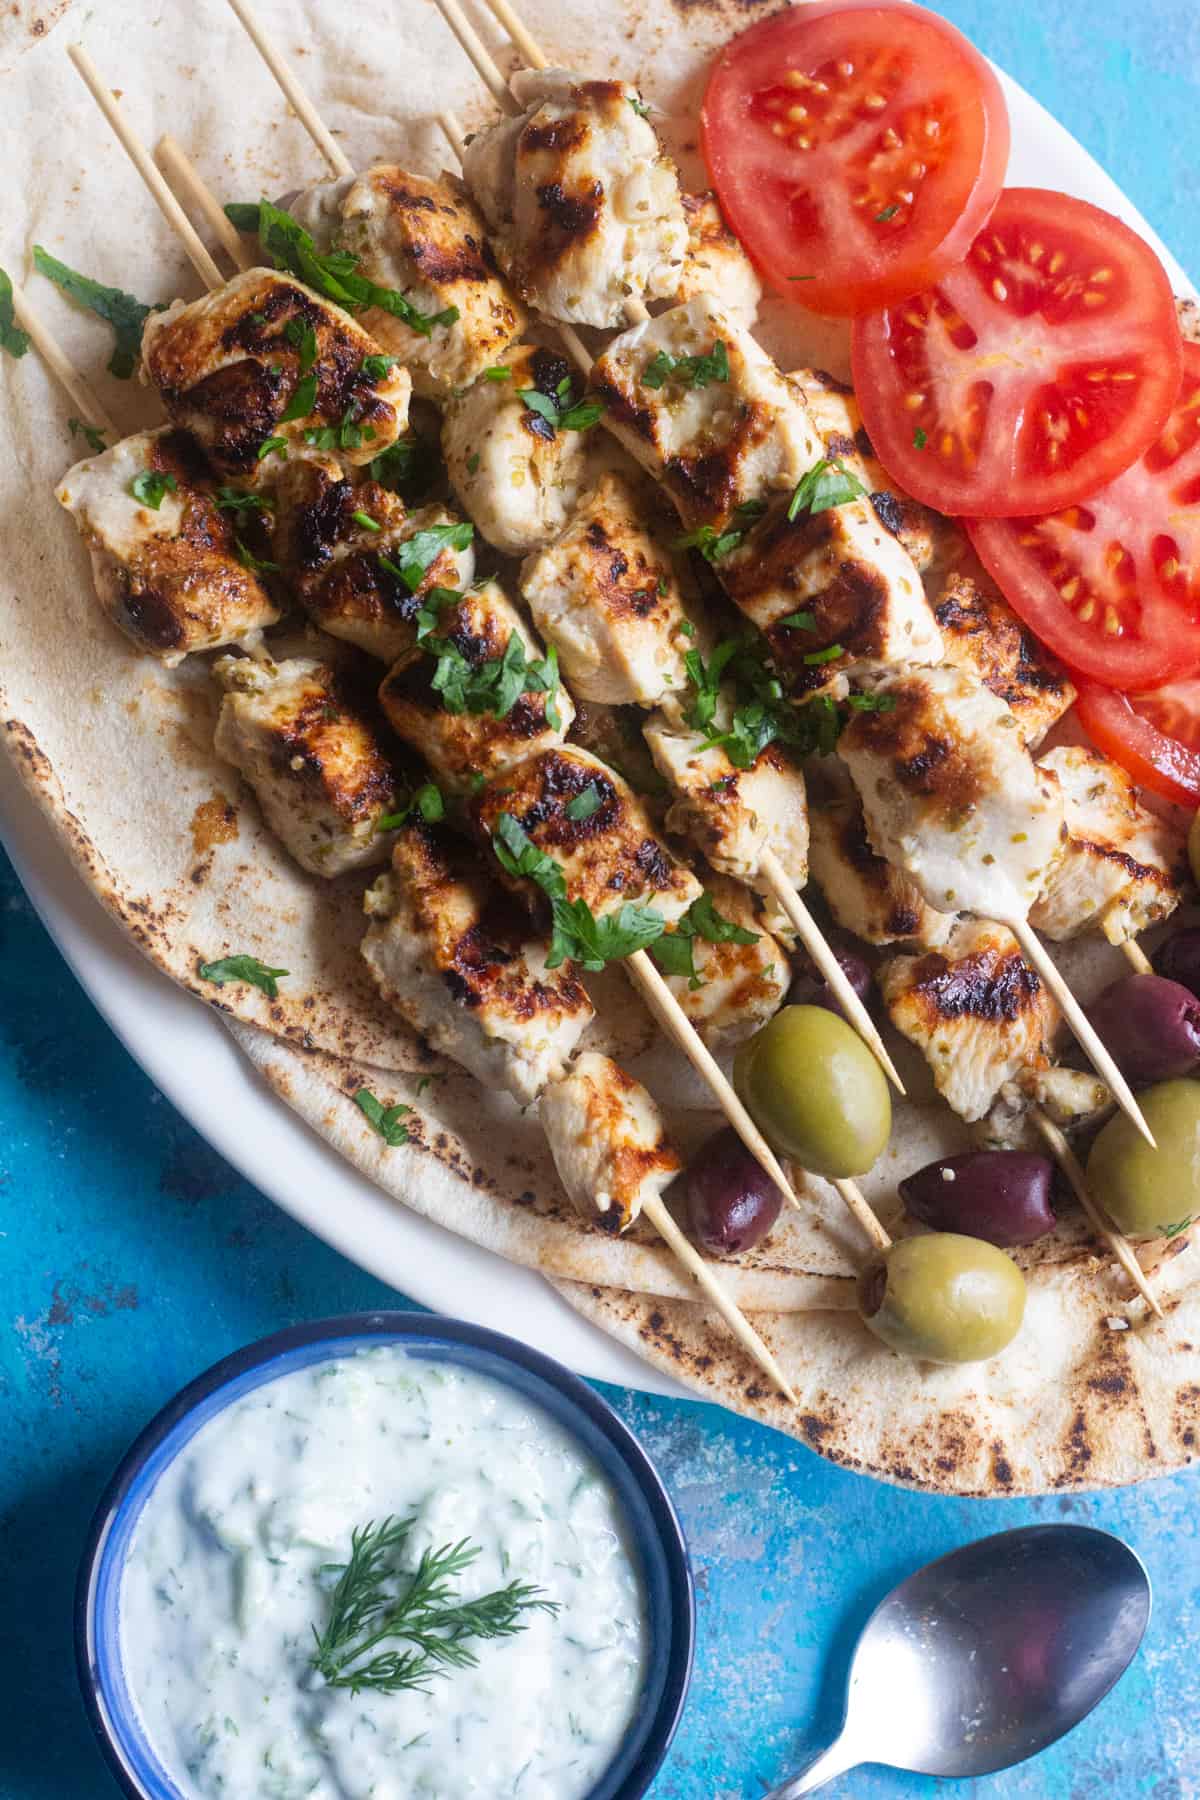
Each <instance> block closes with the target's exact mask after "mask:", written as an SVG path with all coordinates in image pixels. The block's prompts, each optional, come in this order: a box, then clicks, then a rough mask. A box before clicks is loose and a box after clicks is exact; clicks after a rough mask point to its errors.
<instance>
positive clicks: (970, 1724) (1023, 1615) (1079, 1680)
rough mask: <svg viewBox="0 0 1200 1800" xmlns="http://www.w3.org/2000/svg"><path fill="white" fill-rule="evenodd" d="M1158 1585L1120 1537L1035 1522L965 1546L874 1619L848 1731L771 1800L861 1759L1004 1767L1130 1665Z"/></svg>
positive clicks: (952, 1771)
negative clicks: (1154, 1585)
mask: <svg viewBox="0 0 1200 1800" xmlns="http://www.w3.org/2000/svg"><path fill="white" fill-rule="evenodd" d="M1149 1618H1150V1582H1149V1578H1148V1577H1147V1575H1146V1571H1145V1569H1144V1568H1143V1567H1142V1564H1141V1562H1140V1561H1139V1560H1138V1558H1137V1557H1136V1556H1135V1555H1134V1553H1133V1551H1132V1550H1130V1549H1129V1547H1128V1546H1127V1545H1126V1544H1123V1543H1122V1542H1121V1540H1120V1538H1116V1537H1112V1536H1111V1535H1110V1534H1109V1533H1108V1532H1105V1531H1094V1530H1091V1529H1090V1528H1088V1527H1086V1526H1081V1525H1029V1526H1023V1527H1022V1528H1021V1529H1020V1530H1017V1531H1003V1532H999V1533H998V1534H997V1535H996V1536H994V1537H987V1538H981V1539H980V1540H979V1541H978V1542H977V1543H974V1544H966V1545H964V1546H963V1548H962V1549H960V1550H954V1551H952V1552H951V1554H950V1555H949V1556H943V1557H941V1558H940V1559H939V1560H938V1561H937V1562H932V1563H928V1564H927V1565H926V1566H925V1567H924V1568H923V1569H918V1570H917V1572H916V1574H915V1575H910V1576H909V1577H908V1579H907V1581H903V1582H901V1583H900V1585H899V1587H895V1588H893V1589H892V1591H891V1593H890V1594H888V1596H887V1597H886V1599H884V1600H883V1601H881V1602H880V1604H879V1605H878V1606H877V1607H876V1609H875V1611H874V1612H873V1613H872V1614H871V1617H870V1618H869V1619H868V1621H867V1623H866V1625H865V1626H864V1628H863V1632H862V1635H861V1637H860V1638H859V1640H858V1645H857V1647H856V1649H855V1652H854V1656H853V1659H852V1661H851V1664H850V1678H849V1687H848V1691H847V1696H846V1717H845V1721H844V1723H843V1725H842V1729H841V1732H840V1733H839V1735H838V1737H837V1739H836V1741H835V1742H834V1743H833V1744H831V1745H830V1746H829V1748H828V1749H827V1750H826V1751H824V1752H823V1753H822V1754H821V1755H820V1756H819V1757H818V1758H817V1760H816V1761H815V1762H814V1763H811V1764H810V1765H809V1767H808V1768H807V1769H806V1770H804V1772H803V1773H802V1774H800V1775H798V1776H795V1777H794V1778H793V1779H792V1780H790V1781H786V1782H784V1783H783V1785H782V1786H781V1787H777V1788H775V1789H773V1790H772V1792H771V1793H770V1794H769V1795H768V1796H767V1800H797V1796H799V1795H801V1794H811V1793H813V1792H815V1790H816V1789H817V1788H819V1787H823V1786H824V1785H825V1783H826V1782H827V1781H831V1780H832V1779H833V1778H834V1776H836V1775H840V1774H841V1773H843V1772H844V1771H845V1770H846V1769H852V1768H856V1767H857V1766H858V1764H859V1763H864V1762H878V1763H888V1764H890V1765H891V1766H892V1767H893V1768H897V1769H908V1770H911V1771H912V1772H913V1773H915V1774H922V1775H939V1776H943V1777H945V1776H950V1777H957V1778H959V1779H965V1778H969V1777H971V1776H976V1775H991V1774H994V1773H995V1771H996V1770H998V1769H1007V1768H1010V1767H1011V1766H1012V1765H1013V1764H1014V1763H1019V1762H1024V1761H1025V1759H1026V1758H1027V1757H1030V1756H1036V1755H1037V1754H1038V1753H1039V1751H1042V1750H1045V1749H1047V1748H1048V1747H1049V1745H1051V1744H1053V1743H1055V1742H1056V1741H1057V1739H1059V1738H1060V1737H1062V1736H1064V1735H1065V1733H1066V1732H1068V1731H1070V1730H1072V1729H1073V1727H1074V1726H1076V1725H1078V1724H1079V1722H1080V1720H1081V1719H1083V1718H1085V1717H1086V1716H1087V1714H1088V1713H1090V1712H1091V1710H1092V1708H1093V1707H1094V1706H1096V1705H1098V1704H1099V1702H1100V1701H1101V1700H1103V1698H1104V1696H1105V1695H1106V1694H1107V1693H1108V1692H1109V1690H1110V1689H1111V1688H1112V1687H1113V1686H1114V1684H1115V1683H1116V1682H1117V1681H1118V1680H1119V1679H1120V1677H1121V1676H1122V1675H1123V1674H1124V1672H1125V1670H1126V1669H1127V1668H1128V1666H1129V1664H1130V1663H1131V1662H1132V1660H1133V1658H1134V1656H1135V1655H1136V1653H1137V1649H1138V1646H1139V1644H1140V1643H1141V1641H1142V1637H1143V1634H1144V1632H1145V1630H1146V1625H1147V1623H1148V1621H1149Z"/></svg>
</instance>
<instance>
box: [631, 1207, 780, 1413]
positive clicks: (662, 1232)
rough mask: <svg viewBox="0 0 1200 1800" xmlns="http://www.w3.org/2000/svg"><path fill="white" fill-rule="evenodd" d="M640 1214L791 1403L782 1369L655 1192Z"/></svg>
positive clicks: (747, 1351) (747, 1352) (739, 1341)
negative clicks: (647, 1220)
mask: <svg viewBox="0 0 1200 1800" xmlns="http://www.w3.org/2000/svg"><path fill="white" fill-rule="evenodd" d="M642 1217H643V1218H645V1219H649V1221H650V1223H651V1224H652V1225H653V1227H654V1229H655V1231H657V1233H658V1235H659V1237H661V1238H662V1240H663V1242H664V1243H665V1244H666V1246H667V1248H668V1249H669V1250H671V1251H673V1252H674V1254H675V1255H676V1256H677V1257H678V1259H679V1261H680V1262H681V1263H682V1264H683V1266H684V1268H685V1269H686V1270H687V1272H688V1274H689V1275H690V1276H691V1277H692V1278H693V1280H694V1281H695V1283H696V1285H697V1287H699V1288H700V1289H702V1291H703V1292H704V1293H705V1294H707V1295H708V1298H709V1299H710V1300H711V1301H712V1303H713V1305H714V1306H715V1307H716V1309H717V1311H718V1312H719V1313H720V1315H721V1317H722V1318H723V1319H724V1321H725V1323H726V1324H727V1325H728V1327H729V1329H730V1331H731V1332H732V1333H733V1335H734V1337H735V1338H736V1339H737V1341H738V1343H739V1344H740V1345H741V1346H742V1348H743V1350H745V1352H746V1354H747V1355H748V1356H752V1357H753V1358H754V1361H755V1362H756V1363H757V1364H758V1366H759V1368H760V1369H762V1370H764V1372H765V1373H766V1374H768V1375H769V1376H770V1377H771V1380H772V1381H773V1382H774V1383H775V1385H776V1387H777V1388H778V1389H779V1391H780V1393H781V1394H783V1395H784V1396H785V1397H786V1398H787V1399H788V1400H790V1401H791V1403H792V1405H793V1406H794V1405H795V1404H796V1396H795V1394H794V1393H793V1391H792V1389H791V1388H790V1387H789V1386H788V1383H787V1380H786V1378H785V1376H784V1373H783V1370H782V1369H781V1368H780V1367H779V1364H778V1363H777V1362H776V1361H775V1358H774V1357H773V1356H772V1354H771V1352H770V1351H769V1350H768V1349H767V1346H766V1345H765V1344H764V1343H763V1341H762V1339H761V1338H760V1337H759V1335H758V1333H757V1331H755V1329H754V1327H753V1325H751V1323H750V1321H749V1319H747V1318H746V1317H745V1315H744V1314H743V1313H741V1312H740V1311H739V1310H738V1308H737V1307H736V1306H735V1305H734V1303H733V1301H732V1300H731V1299H730V1298H729V1295H728V1294H727V1293H726V1292H725V1290H724V1288H723V1287H722V1286H721V1283H720V1282H719V1281H718V1280H717V1277H716V1276H715V1275H714V1274H713V1272H712V1270H711V1269H710V1268H709V1266H708V1264H707V1263H706V1262H705V1260H704V1258H703V1257H702V1256H701V1255H700V1253H699V1251H698V1250H697V1249H696V1247H695V1245H694V1244H693V1243H692V1241H691V1239H690V1238H689V1237H686V1236H685V1235H684V1233H683V1232H682V1231H681V1230H680V1229H679V1227H678V1225H677V1224H676V1223H675V1221H674V1219H673V1218H672V1217H671V1215H670V1213H669V1212H668V1211H667V1208H666V1206H665V1205H664V1204H663V1202H662V1200H660V1199H659V1197H658V1195H657V1194H654V1195H652V1196H651V1197H650V1198H649V1199H646V1200H644V1201H643V1202H642Z"/></svg>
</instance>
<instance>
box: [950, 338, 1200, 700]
mask: <svg viewBox="0 0 1200 1800" xmlns="http://www.w3.org/2000/svg"><path fill="white" fill-rule="evenodd" d="M967 529H968V530H969V531H970V534H971V538H972V541H973V542H974V545H975V548H976V550H977V551H978V552H979V555H980V557H981V558H982V559H983V562H984V563H985V564H986V566H987V568H988V570H989V571H990V573H991V575H992V576H993V577H994V579H995V580H996V581H997V582H998V583H999V585H1000V588H1001V590H1002V592H1003V593H1004V595H1005V597H1006V599H1007V600H1008V601H1009V604H1010V605H1011V606H1012V607H1013V608H1014V609H1015V610H1016V611H1017V612H1019V613H1020V615H1021V617H1022V618H1023V619H1024V621H1025V623H1026V624H1027V625H1028V626H1029V627H1030V629H1031V630H1033V631H1035V632H1036V633H1037V635H1038V637H1040V638H1041V640H1042V642H1043V643H1045V644H1048V645H1049V646H1050V648H1051V650H1053V651H1055V652H1056V653H1057V654H1058V655H1059V656H1061V657H1062V659H1063V661H1064V662H1068V663H1070V665H1071V667H1072V668H1073V669H1078V670H1080V671H1081V673H1083V674H1084V675H1088V676H1090V677H1091V678H1092V680H1093V681H1103V682H1104V683H1105V684H1106V685H1107V686H1108V687H1116V688H1148V687H1157V686H1158V685H1159V683H1161V682H1165V681H1170V680H1173V679H1174V678H1175V677H1176V676H1179V675H1190V674H1192V673H1194V672H1195V671H1196V670H1197V669H1200V347H1198V346H1197V345H1195V344H1185V345H1184V348H1183V385H1182V387H1181V388H1180V391H1179V398H1178V399H1177V401H1176V403H1175V407H1174V410H1173V411H1172V413H1171V416H1170V418H1169V419H1168V420H1167V424H1166V429H1165V430H1164V431H1163V434H1162V436H1161V437H1160V438H1159V439H1158V441H1157V442H1156V443H1155V444H1153V445H1151V447H1150V449H1149V450H1148V451H1147V453H1146V455H1145V456H1143V457H1142V458H1140V460H1139V461H1138V462H1136V463H1134V465H1133V467H1132V468H1131V469H1126V471H1125V473H1124V474H1123V475H1118V476H1117V479H1116V480H1115V481H1112V482H1110V483H1109V484H1108V486H1107V487H1104V488H1101V489H1100V492H1099V493H1098V494H1094V495H1092V496H1091V498H1090V499H1088V500H1085V501H1083V502H1082V504H1081V505H1079V506H1071V507H1067V508H1066V509H1065V510H1064V511H1062V512H1055V513H1049V514H1046V515H1044V516H1041V517H1038V518H1028V519H979V520H973V521H972V522H971V523H970V524H969V525H968V528H967Z"/></svg>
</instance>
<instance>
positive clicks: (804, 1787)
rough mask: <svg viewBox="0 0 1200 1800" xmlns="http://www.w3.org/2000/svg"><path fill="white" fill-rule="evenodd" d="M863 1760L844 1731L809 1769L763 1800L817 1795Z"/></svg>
mask: <svg viewBox="0 0 1200 1800" xmlns="http://www.w3.org/2000/svg"><path fill="white" fill-rule="evenodd" d="M861 1760H862V1758H861V1757H859V1756H858V1755H857V1754H856V1753H855V1751H854V1749H853V1748H852V1746H851V1744H850V1742H849V1739H848V1738H847V1735H846V1733H845V1732H844V1731H843V1732H842V1733H841V1734H840V1735H839V1736H838V1737H836V1738H835V1739H834V1741H833V1743H832V1744H830V1746H829V1748H828V1749H827V1750H822V1752H821V1754H820V1755H819V1756H818V1757H817V1758H816V1759H815V1760H814V1761H813V1762H810V1763H809V1765H808V1767H807V1768H805V1769H801V1771H800V1773H799V1774H798V1775H793V1776H792V1778H791V1780H790V1781H785V1782H783V1783H782V1784H781V1786H779V1787H776V1788H772V1789H771V1791H770V1793H769V1794H764V1795H763V1800H799V1796H800V1795H801V1794H815V1793H816V1791H817V1789H818V1788H822V1787H824V1786H825V1783H826V1782H827V1781H832V1780H833V1779H834V1777H835V1776H837V1775H843V1774H844V1773H845V1772H846V1770H847V1769H856V1768H857V1767H858V1765H859V1763H860V1762H861Z"/></svg>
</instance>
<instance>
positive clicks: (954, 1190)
mask: <svg viewBox="0 0 1200 1800" xmlns="http://www.w3.org/2000/svg"><path fill="white" fill-rule="evenodd" d="M1053 1184H1054V1164H1053V1163H1052V1162H1051V1161H1050V1160H1049V1158H1048V1157H1045V1156H1035V1155H1034V1154H1033V1153H1032V1152H1031V1151H1027V1150H968V1151H965V1152H964V1154H963V1155H962V1156H947V1157H944V1158H943V1159H942V1161H941V1162H932V1163H927V1164H926V1165H925V1167H924V1168H923V1169H918V1170H917V1172H916V1174H915V1175H909V1176H907V1177H906V1178H905V1180H903V1181H902V1182H901V1183H900V1198H901V1199H902V1200H903V1202H904V1204H905V1206H906V1207H907V1208H908V1210H909V1212H910V1213H911V1214H912V1216H913V1218H914V1219H919V1220H920V1221H921V1223H922V1225H931V1226H932V1227H933V1229H934V1230H935V1231H957V1232H959V1233H960V1234H961V1235H962V1236H964V1237H977V1238H984V1239H985V1240H986V1241H987V1242H988V1243H989V1244H997V1245H999V1247H1000V1248H1001V1249H1002V1250H1005V1249H1009V1248H1011V1246H1012V1245H1014V1244H1032V1243H1033V1242H1034V1241H1035V1239H1037V1238H1040V1237H1045V1235H1046V1233H1047V1232H1048V1231H1053V1230H1054V1213H1053V1211H1052V1209H1051V1206H1050V1190H1051V1188H1052V1186H1053Z"/></svg>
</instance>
